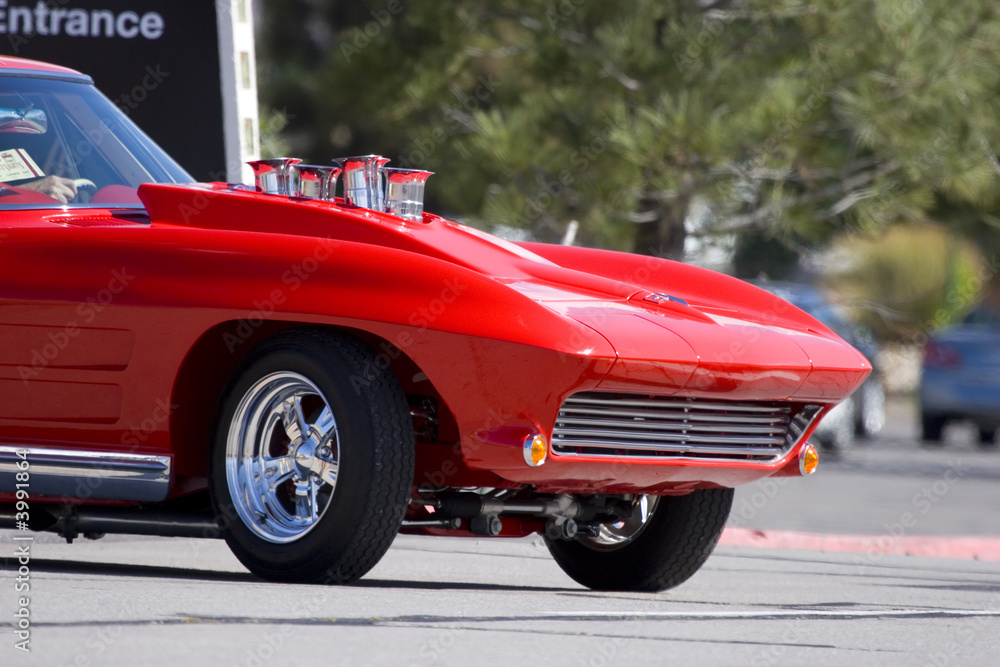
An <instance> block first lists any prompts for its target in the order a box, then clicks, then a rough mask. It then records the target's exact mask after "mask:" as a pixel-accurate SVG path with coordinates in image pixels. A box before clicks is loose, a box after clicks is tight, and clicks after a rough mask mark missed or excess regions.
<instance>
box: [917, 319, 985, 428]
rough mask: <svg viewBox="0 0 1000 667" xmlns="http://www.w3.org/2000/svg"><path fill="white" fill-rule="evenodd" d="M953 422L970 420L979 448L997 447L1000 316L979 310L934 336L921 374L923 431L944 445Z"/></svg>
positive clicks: (928, 342)
mask: <svg viewBox="0 0 1000 667" xmlns="http://www.w3.org/2000/svg"><path fill="white" fill-rule="evenodd" d="M949 420H968V421H972V422H973V423H975V425H976V427H977V428H978V430H979V442H980V443H982V444H984V445H992V444H995V443H996V437H997V428H998V427H1000V312H998V311H996V310H990V309H987V308H977V309H974V310H973V311H972V312H971V313H969V314H968V315H967V316H966V318H965V320H964V321H963V322H962V323H961V324H959V325H957V326H954V327H951V328H950V329H946V330H944V331H942V332H940V333H937V334H935V335H933V336H931V337H930V338H929V339H928V341H927V343H926V345H925V346H924V361H923V367H922V368H921V374H920V426H921V432H922V435H923V438H924V440H925V441H927V442H931V443H936V442H940V441H941V436H942V433H943V430H944V425H945V423H946V422H948V421H949Z"/></svg>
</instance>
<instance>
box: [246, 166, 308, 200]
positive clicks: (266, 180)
mask: <svg viewBox="0 0 1000 667" xmlns="http://www.w3.org/2000/svg"><path fill="white" fill-rule="evenodd" d="M299 162H302V160H300V159H298V158H294V157H276V158H270V159H267V160H254V161H253V162H247V164H249V165H250V168H251V169H253V177H254V181H256V185H257V192H263V193H265V194H269V195H285V196H286V197H287V196H289V195H291V194H292V167H293V166H295V165H297V164H298V163H299Z"/></svg>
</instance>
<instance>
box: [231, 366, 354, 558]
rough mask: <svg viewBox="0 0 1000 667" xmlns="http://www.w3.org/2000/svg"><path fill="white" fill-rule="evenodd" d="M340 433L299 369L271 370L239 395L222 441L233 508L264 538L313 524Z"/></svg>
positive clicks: (282, 537) (333, 470) (326, 499)
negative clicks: (299, 372)
mask: <svg viewBox="0 0 1000 667" xmlns="http://www.w3.org/2000/svg"><path fill="white" fill-rule="evenodd" d="M339 468H340V438H339V435H338V432H337V419H336V417H334V415H333V412H332V411H331V409H330V405H329V403H328V401H327V400H326V398H325V397H324V396H323V392H322V391H321V390H320V389H319V387H317V386H316V385H315V384H314V383H313V382H312V381H311V380H309V379H308V378H306V377H305V376H303V375H299V374H298V373H292V372H288V371H282V372H278V373H271V374H269V375H267V376H265V377H263V378H261V379H260V380H258V381H257V382H256V383H254V384H253V385H252V386H251V387H250V389H249V391H247V393H246V394H245V395H244V396H243V399H242V400H241V401H240V403H239V406H238V407H237V409H236V413H235V414H234V415H233V420H232V423H231V425H230V428H229V437H228V438H227V442H226V478H227V481H228V485H229V488H230V489H231V491H232V496H233V504H234V509H235V510H236V513H237V514H238V515H239V517H240V518H241V519H242V520H243V522H244V523H245V524H246V525H247V526H248V527H249V528H250V529H251V530H252V531H253V532H254V533H256V534H257V535H258V536H260V537H261V538H263V539H265V540H267V541H268V542H276V543H283V542H292V541H294V540H297V539H299V538H300V537H302V536H303V535H305V534H306V533H308V532H309V531H310V530H312V529H313V528H314V527H315V526H316V524H317V523H318V522H319V520H320V519H321V518H322V516H323V514H324V513H325V512H326V510H327V508H328V507H329V506H330V498H331V497H332V496H333V492H334V489H335V488H336V486H337V474H338V471H339Z"/></svg>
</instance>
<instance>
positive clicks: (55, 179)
mask: <svg viewBox="0 0 1000 667" xmlns="http://www.w3.org/2000/svg"><path fill="white" fill-rule="evenodd" d="M18 187H21V188H24V189H26V190H34V191H35V192H40V193H42V194H43V195H47V196H49V197H52V198H53V199H56V200H58V201H60V202H62V203H63V204H66V203H68V202H69V201H70V200H71V199H73V198H74V197H76V186H75V185H73V181H72V180H71V179H69V178H63V177H62V176H46V177H45V178H40V179H38V180H37V181H32V182H30V183H25V184H24V185H19V186H18Z"/></svg>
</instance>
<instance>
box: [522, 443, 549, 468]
mask: <svg viewBox="0 0 1000 667" xmlns="http://www.w3.org/2000/svg"><path fill="white" fill-rule="evenodd" d="M548 453H549V443H547V442H545V437H544V436H542V435H529V436H528V437H527V438H525V439H524V460H525V462H526V463H527V464H528V465H529V466H531V467H533V468H534V467H535V466H540V465H542V464H543V463H545V457H546V456H548Z"/></svg>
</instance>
